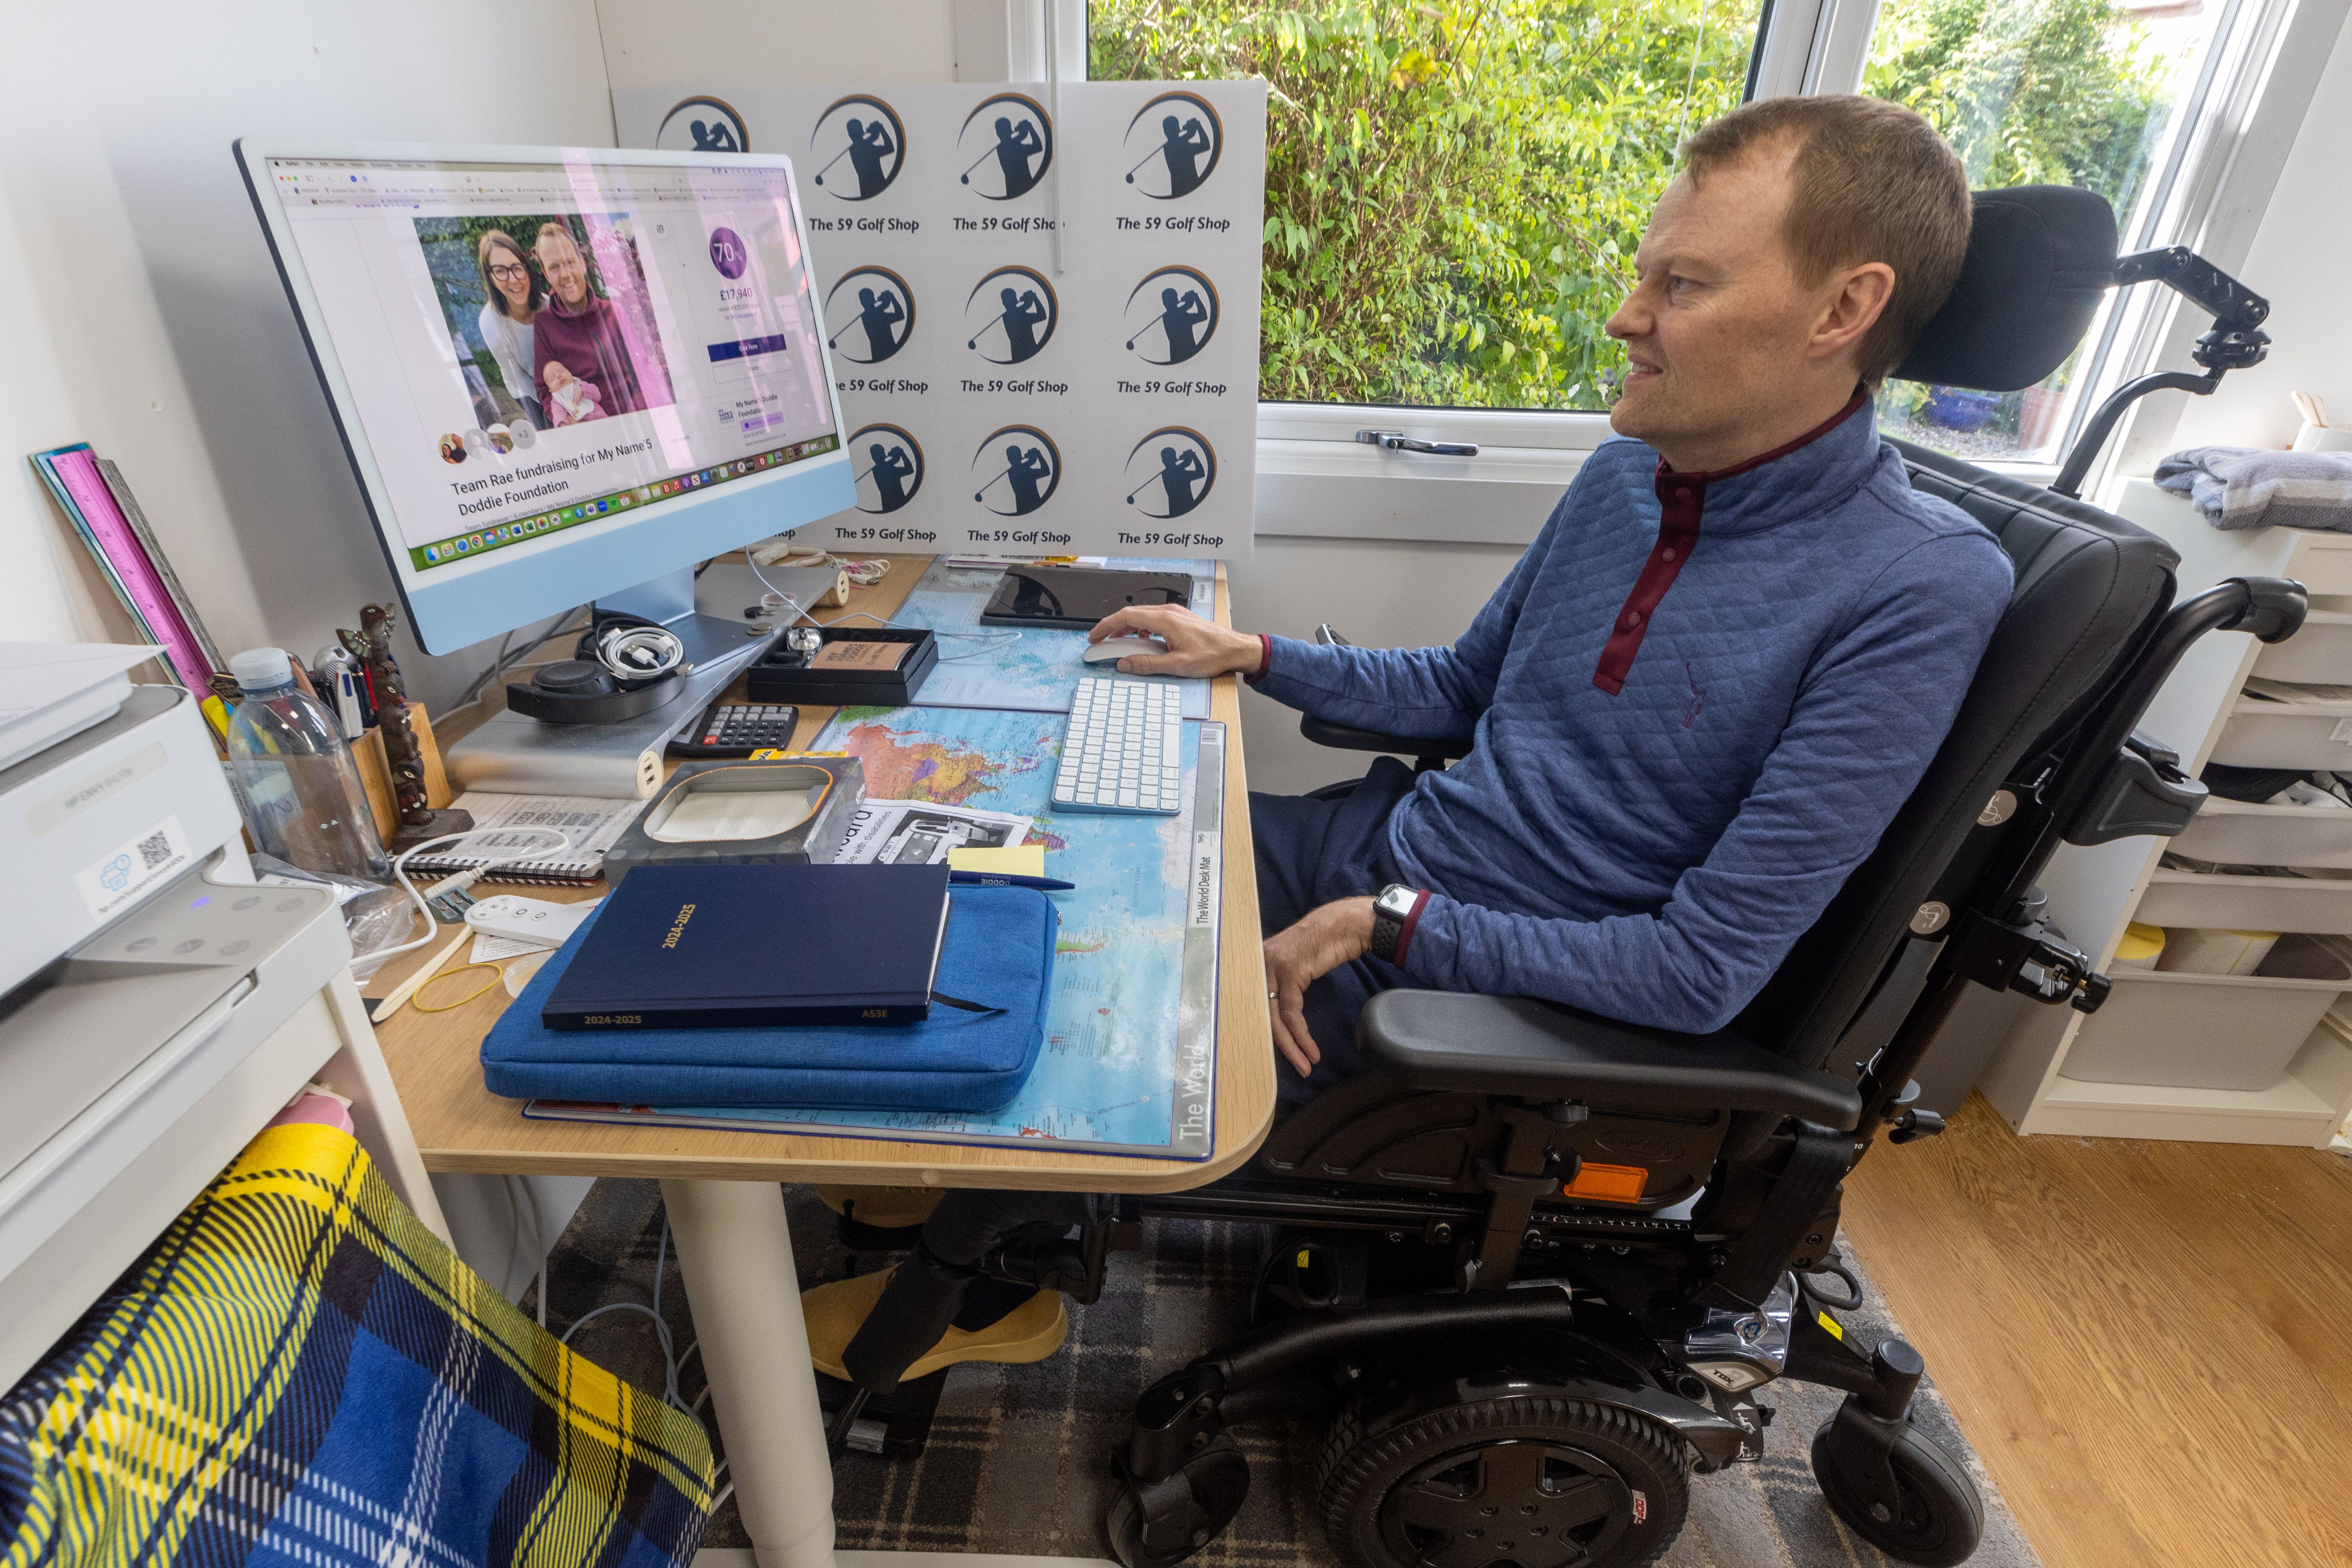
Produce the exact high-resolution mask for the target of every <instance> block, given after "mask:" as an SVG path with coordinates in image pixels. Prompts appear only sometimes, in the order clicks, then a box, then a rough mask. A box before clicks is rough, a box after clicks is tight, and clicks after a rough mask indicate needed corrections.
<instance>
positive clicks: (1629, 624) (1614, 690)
mask: <svg viewBox="0 0 2352 1568" xmlns="http://www.w3.org/2000/svg"><path fill="white" fill-rule="evenodd" d="M1867 398H1868V394H1867V393H1866V392H1865V391H1864V389H1863V388H1861V387H1859V386H1857V387H1855V388H1854V389H1853V397H1852V398H1851V399H1849V400H1848V401H1847V403H1846V405H1845V406H1844V407H1843V408H1841V409H1839V410H1838V411H1837V412H1836V413H1835V414H1833V415H1832V416H1830V417H1829V418H1828V419H1826V420H1824V421H1822V423H1821V424H1819V425H1817V426H1814V427H1813V428H1812V429H1811V430H1808V431H1806V432H1805V433H1804V434H1803V435H1801V436H1800V437H1797V438H1796V439H1795V440H1793V441H1790V442H1789V443H1788V444H1786V445H1785V446H1780V447H1773V448H1772V449H1771V450H1770V451H1769V452H1764V453H1760V454H1759V455H1758V456H1756V457H1753V458H1748V460H1747V461H1746V462H1744V463H1738V464H1735V465H1733V466H1732V467H1730V468H1717V469H1716V470H1715V471H1714V472H1713V473H1706V474H1678V473H1676V472H1675V470H1674V469H1672V468H1668V467H1667V466H1666V460H1665V459H1664V458H1659V459H1658V477H1657V480H1656V483H1657V489H1658V542H1657V543H1655V544H1654V545H1652V546H1651V547H1650V558H1649V559H1648V560H1647V561H1644V562H1643V563H1642V574H1641V575H1640V576H1638V577H1636V578H1634V579H1633V592H1632V593H1630V594H1628V595H1625V604H1624V606H1623V607H1622V609H1620V610H1619V611H1618V612H1617V619H1616V620H1615V622H1613V623H1612V625H1611V626H1610V628H1609V640H1608V642H1607V643H1605V644H1604V645H1602V647H1601V662H1600V664H1599V665H1597V666H1596V667H1595V668H1593V671H1592V684H1593V685H1595V686H1597V687H1599V688H1601V690H1603V691H1606V692H1607V693H1609V695H1610V696H1612V697H1614V696H1616V695H1617V694H1618V693H1619V692H1621V691H1622V690H1624V689H1625V677H1626V676H1627V675H1628V674H1629V673H1631V672H1632V670H1633V656H1634V655H1635V654H1637V653H1639V652H1641V651H1642V638H1643V637H1645V636H1647V635H1648V634H1649V630H1650V617H1651V616H1654V615H1655V614H1657V610H1658V605H1659V602H1660V601H1661V600H1663V599H1664V598H1665V596H1666V590H1667V589H1669V588H1671V587H1673V586H1674V585H1675V577H1677V576H1678V575H1680V574H1681V573H1682V569H1683V563H1684V562H1685V561H1688V560H1689V559H1690V552H1692V551H1693V550H1696V548H1698V520H1699V515H1700V513H1701V512H1703V511H1704V510H1706V487H1707V485H1708V483H1709V482H1710V481H1713V480H1718V479H1737V478H1738V476H1739V475H1741V474H1747V473H1753V472H1754V471H1755V470H1757V469H1758V468H1762V467H1763V466H1764V465H1765V464H1767V463H1769V462H1772V461H1774V460H1776V459H1778V458H1785V457H1787V456H1788V455H1789V454H1790V453H1791V452H1793V451H1795V450H1797V448H1799V447H1808V446H1811V444H1812V443H1813V442H1815V441H1818V440H1820V439H1821V438H1822V437H1824V436H1826V435H1828V434H1829V433H1830V432H1831V431H1832V430H1834V429H1836V428H1837V427H1838V426H1841V425H1843V424H1844V423H1845V422H1846V420H1847V419H1848V418H1849V417H1851V416H1852V415H1853V412H1854V410H1855V409H1857V408H1860V407H1861V406H1862V405H1863V404H1864V402H1865V401H1866V400H1867Z"/></svg>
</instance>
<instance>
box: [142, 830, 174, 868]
mask: <svg viewBox="0 0 2352 1568" xmlns="http://www.w3.org/2000/svg"><path fill="white" fill-rule="evenodd" d="M170 858H172V835H171V833H170V832H169V831H168V830H164V829H158V830H157V831H155V832H153V833H151V834H149V835H148V836H147V837H144V838H142V839H141V840H140V841H139V861H140V864H141V865H142V866H144V867H145V868H147V869H148V870H150V871H152V870H153V869H154V868H156V867H158V866H161V865H162V864H163V862H164V861H166V860H169V859H170Z"/></svg>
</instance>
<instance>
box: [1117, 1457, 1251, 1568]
mask: <svg viewBox="0 0 2352 1568" xmlns="http://www.w3.org/2000/svg"><path fill="white" fill-rule="evenodd" d="M1118 1470H1119V1474H1120V1476H1121V1478H1122V1479H1123V1480H1124V1481H1125V1484H1124V1485H1122V1486H1121V1487H1120V1488H1119V1489H1118V1496H1117V1497H1116V1498H1113V1499H1112V1500H1111V1505H1110V1512H1109V1514H1108V1516H1107V1517H1106V1518H1105V1519H1104V1520H1103V1531H1104V1533H1105V1534H1107V1535H1108V1536H1109V1537H1110V1549H1111V1554H1112V1555H1113V1556H1115V1557H1117V1558H1118V1560H1119V1562H1120V1563H1124V1564H1125V1565H1126V1568H1171V1564H1174V1563H1181V1562H1182V1561H1184V1559H1186V1558H1187V1557H1190V1556H1192V1553H1194V1552H1198V1551H1200V1550H1201V1548H1202V1547H1203V1546H1206V1545H1208V1544H1209V1542H1212V1541H1214V1540H1215V1539H1216V1538H1217V1537H1218V1536H1220V1535H1222V1534H1223V1533H1224V1529H1225V1526H1227V1525H1229V1524H1231V1523H1232V1522H1233V1521H1234V1515H1235V1514H1237V1513H1239V1512H1241V1510H1242V1503H1243V1502H1244V1500H1246V1499H1247V1498H1248V1497H1249V1461H1248V1460H1247V1459H1244V1458H1242V1451H1241V1448H1240V1447H1239V1446H1238V1445H1236V1444H1235V1443H1234V1440H1233V1439H1232V1438H1231V1437H1227V1436H1223V1435H1222V1434H1220V1435H1218V1436H1214V1437H1210V1438H1208V1440H1207V1441H1205V1442H1203V1443H1202V1445H1201V1447H1199V1448H1197V1449H1195V1450H1194V1451H1193V1452H1192V1454H1190V1455H1188V1456H1187V1457H1186V1458H1185V1459H1184V1462H1183V1463H1182V1464H1181V1465H1179V1466H1177V1468H1176V1471H1175V1473H1174V1474H1173V1475H1171V1476H1170V1477H1169V1478H1168V1479H1166V1480H1162V1481H1139V1480H1135V1479H1132V1478H1131V1477H1129V1476H1128V1474H1127V1469H1126V1466H1125V1464H1124V1463H1123V1462H1118Z"/></svg>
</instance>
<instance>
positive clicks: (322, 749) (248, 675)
mask: <svg viewBox="0 0 2352 1568" xmlns="http://www.w3.org/2000/svg"><path fill="white" fill-rule="evenodd" d="M228 668H229V673H230V674H232V675H234V676H236V681H237V685H238V686H240V687H241V688H243V689H244V693H245V694H244V696H243V697H241V698H240V699H239V700H238V701H237V705H236V710H235V711H234V712H232V713H231V714H230V715H229V720H228V756H229V765H230V767H231V768H232V769H233V770H234V771H235V773H236V784H237V794H238V795H239V796H240V797H241V798H242V800H243V802H244V805H245V822H246V826H247V827H248V828H249V829H251V830H252V833H253V842H254V845H255V847H257V848H258V849H260V850H261V852H262V853H264V854H266V855H275V856H277V857H278V858H279V859H281V860H284V861H287V862H289V863H290V864H292V865H296V866H299V867H301V868H303V869H304V870H306V871H325V872H333V873H336V874H338V875H340V876H345V877H363V878H367V879H371V880H374V881H382V880H383V879H386V878H388V877H389V876H391V874H392V862H391V860H390V858H387V857H386V856H385V854H384V852H383V841H382V840H381V839H379V838H377V837H376V833H375V814H374V812H373V810H372V809H370V807H369V805H368V800H367V791H366V790H365V789H364V788H362V786H361V784H360V771H359V768H358V766H357V764H355V763H353V762H352V753H351V748H350V747H349V746H347V745H346V744H344V742H343V731H342V726H341V725H340V724H339V723H337V722H336V721H335V716H334V715H333V714H332V713H330V712H329V711H328V710H327V709H326V706H325V704H323V703H321V702H320V701H319V700H318V699H317V698H315V697H312V696H311V695H310V694H309V693H308V692H306V691H304V690H303V689H301V688H300V687H299V686H297V685H295V684H294V668H293V661H292V660H291V659H289V658H288V657H287V654H286V650H285V649H284V648H278V647H256V648H247V650H246V651H245V652H243V653H241V654H238V655H237V656H236V658H232V659H230V660H229V661H228Z"/></svg>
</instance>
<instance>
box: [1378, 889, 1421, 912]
mask: <svg viewBox="0 0 2352 1568" xmlns="http://www.w3.org/2000/svg"><path fill="white" fill-rule="evenodd" d="M1414 897H1415V895H1414V893H1413V890H1412V889H1411V888H1388V889H1382V890H1381V896H1380V898H1379V899H1378V900H1375V901H1376V902H1377V903H1378V904H1379V905H1380V907H1381V909H1384V910H1388V911H1389V913H1391V914H1392V915H1402V914H1403V913H1405V912H1406V911H1407V910H1411V909H1412V900H1413V899H1414Z"/></svg>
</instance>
